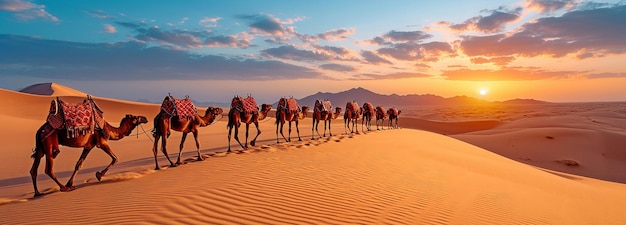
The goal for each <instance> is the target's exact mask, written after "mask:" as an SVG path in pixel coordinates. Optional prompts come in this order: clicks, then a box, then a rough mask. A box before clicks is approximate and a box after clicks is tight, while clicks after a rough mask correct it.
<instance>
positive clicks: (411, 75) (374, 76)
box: [350, 72, 431, 80]
mask: <svg viewBox="0 0 626 225" xmlns="http://www.w3.org/2000/svg"><path fill="white" fill-rule="evenodd" d="M430 76H431V75H429V74H424V73H408V72H399V73H390V74H372V73H363V74H357V75H354V76H353V77H352V78H351V79H350V80H389V79H403V78H418V77H430Z"/></svg>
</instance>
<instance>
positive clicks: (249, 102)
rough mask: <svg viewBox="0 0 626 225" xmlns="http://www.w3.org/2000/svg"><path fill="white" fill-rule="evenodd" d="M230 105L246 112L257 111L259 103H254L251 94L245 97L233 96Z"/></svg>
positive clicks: (256, 112) (252, 112) (253, 112)
mask: <svg viewBox="0 0 626 225" xmlns="http://www.w3.org/2000/svg"><path fill="white" fill-rule="evenodd" d="M230 107H231V108H234V109H237V110H239V111H240V112H242V113H246V114H258V113H259V105H257V104H256V101H255V100H254V97H252V96H248V97H246V98H241V97H239V96H235V97H234V98H233V101H232V102H231V104H230Z"/></svg>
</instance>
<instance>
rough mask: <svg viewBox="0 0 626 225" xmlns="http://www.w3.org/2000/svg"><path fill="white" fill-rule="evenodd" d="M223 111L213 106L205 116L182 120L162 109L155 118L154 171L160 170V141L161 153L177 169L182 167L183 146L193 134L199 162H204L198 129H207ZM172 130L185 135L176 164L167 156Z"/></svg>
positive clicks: (153, 131) (196, 115) (153, 133)
mask: <svg viewBox="0 0 626 225" xmlns="http://www.w3.org/2000/svg"><path fill="white" fill-rule="evenodd" d="M222 112H223V110H222V109H221V108H218V107H214V106H211V107H209V108H207V110H206V112H205V114H204V116H200V115H198V114H197V113H196V114H195V117H194V118H191V119H186V120H180V117H179V116H178V115H177V116H171V115H170V114H169V113H168V112H166V111H165V110H163V109H161V111H160V112H159V114H157V115H156V116H155V117H154V129H153V130H152V135H153V136H154V145H153V147H152V153H153V154H154V166H155V167H154V169H155V170H159V169H160V167H159V163H158V161H157V149H158V147H159V139H161V138H162V141H161V151H162V152H163V155H165V158H167V161H169V162H170V166H171V167H176V166H177V165H181V161H180V156H181V153H182V151H183V146H184V144H185V139H186V138H187V134H188V133H192V134H193V138H194V140H195V141H196V151H197V152H198V158H197V161H202V160H204V159H203V158H202V156H201V155H200V143H198V128H200V127H206V126H208V125H210V124H212V123H213V122H214V121H215V119H216V118H217V116H218V115H221V114H222ZM170 129H172V130H174V131H178V132H182V133H183V137H182V139H181V140H180V146H179V149H178V159H177V160H176V164H174V163H173V162H172V160H170V157H169V155H168V154H167V149H166V147H167V138H168V137H169V136H170V134H171V133H170Z"/></svg>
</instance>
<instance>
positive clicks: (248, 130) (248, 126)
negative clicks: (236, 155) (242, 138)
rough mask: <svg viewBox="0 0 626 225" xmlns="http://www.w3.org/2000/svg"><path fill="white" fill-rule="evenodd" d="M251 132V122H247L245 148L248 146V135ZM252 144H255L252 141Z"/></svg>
mask: <svg viewBox="0 0 626 225" xmlns="http://www.w3.org/2000/svg"><path fill="white" fill-rule="evenodd" d="M249 133H250V124H249V123H246V144H245V146H246V147H245V149H247V148H248V137H249V135H248V134H249ZM250 145H252V146H254V145H253V144H252V143H250Z"/></svg>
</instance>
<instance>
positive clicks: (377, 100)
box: [298, 87, 490, 108]
mask: <svg viewBox="0 0 626 225" xmlns="http://www.w3.org/2000/svg"><path fill="white" fill-rule="evenodd" d="M317 99H328V100H330V101H331V102H332V103H333V106H335V107H336V106H339V107H344V106H345V104H346V103H347V102H348V101H352V100H354V101H356V102H357V103H358V104H359V105H362V104H363V103H365V102H370V103H372V104H373V105H374V106H378V105H382V106H385V107H387V108H389V107H400V106H413V105H466V104H484V103H490V102H489V101H485V100H481V99H477V98H472V97H468V96H455V97H451V98H444V97H441V96H437V95H432V94H424V95H416V94H412V95H397V94H391V95H382V94H378V93H374V92H372V91H369V90H367V89H364V88H361V87H359V88H353V89H350V90H347V91H342V92H338V93H326V92H318V93H316V94H314V95H310V96H307V97H304V98H302V99H298V103H299V104H300V105H309V106H311V105H313V104H315V100H317Z"/></svg>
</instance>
